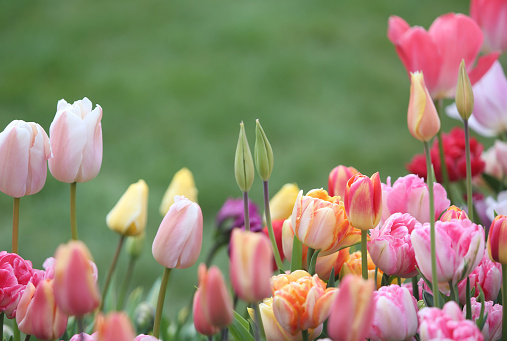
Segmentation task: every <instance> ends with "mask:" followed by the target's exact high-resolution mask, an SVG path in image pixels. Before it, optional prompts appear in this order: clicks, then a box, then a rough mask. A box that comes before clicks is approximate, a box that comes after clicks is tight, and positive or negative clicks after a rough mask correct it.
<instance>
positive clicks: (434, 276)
mask: <svg viewBox="0 0 507 341" xmlns="http://www.w3.org/2000/svg"><path fill="white" fill-rule="evenodd" d="M424 153H425V154H426V169H427V173H428V177H427V182H428V193H429V199H430V238H431V283H432V291H433V302H434V306H435V307H437V308H441V307H440V302H439V298H440V295H439V291H438V278H437V257H436V236H435V199H434V198H433V169H432V165H431V156H430V144H429V142H427V141H426V142H424Z"/></svg>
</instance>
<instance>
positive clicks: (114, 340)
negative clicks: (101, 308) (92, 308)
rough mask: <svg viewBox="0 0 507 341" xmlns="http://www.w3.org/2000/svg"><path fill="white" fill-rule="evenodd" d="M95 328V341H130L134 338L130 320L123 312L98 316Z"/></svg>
mask: <svg viewBox="0 0 507 341" xmlns="http://www.w3.org/2000/svg"><path fill="white" fill-rule="evenodd" d="M95 328H96V330H97V341H132V340H133V339H134V338H135V337H136V334H135V332H134V327H133V326H132V323H131V322H130V319H129V318H128V316H127V315H126V314H125V313H123V312H111V313H109V314H107V315H106V316H104V315H102V314H100V315H98V316H97V320H96V322H95Z"/></svg>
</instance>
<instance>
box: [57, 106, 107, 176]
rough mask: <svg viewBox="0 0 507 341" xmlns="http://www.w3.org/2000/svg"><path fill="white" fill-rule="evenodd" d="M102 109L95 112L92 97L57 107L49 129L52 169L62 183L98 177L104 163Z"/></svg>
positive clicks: (98, 107)
mask: <svg viewBox="0 0 507 341" xmlns="http://www.w3.org/2000/svg"><path fill="white" fill-rule="evenodd" d="M101 119H102V108H101V107H100V105H97V106H96V107H95V109H93V110H92V102H90V100H89V99H88V98H86V97H85V98H83V99H82V100H79V101H76V102H74V103H73V104H69V103H67V101H65V100H64V99H62V100H60V101H59V102H58V105H57V109H56V115H55V118H54V119H53V122H52V123H51V126H50V127H49V138H50V141H51V150H52V152H53V157H52V158H51V159H50V160H49V170H50V171H51V174H52V175H53V177H54V178H55V179H56V180H58V181H62V182H67V183H73V182H86V181H90V180H92V179H93V178H95V177H96V176H97V174H98V173H99V171H100V166H101V164H102V125H101V123H100V120H101Z"/></svg>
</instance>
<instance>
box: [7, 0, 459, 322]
mask: <svg viewBox="0 0 507 341" xmlns="http://www.w3.org/2000/svg"><path fill="white" fill-rule="evenodd" d="M468 5H469V3H468V2H467V1H463V0H447V1H441V0H430V1H424V2H422V1H416V0H389V1H332V0H329V1H299V0H297V1H295V0H291V1H226V0H218V1H183V0H177V1H153V0H150V1H144V2H138V1H66V2H63V1H30V2H29V1H2V3H1V4H0V49H1V50H0V51H1V52H0V127H2V129H3V127H5V126H6V125H7V124H8V123H9V122H10V121H11V120H14V119H23V120H25V121H35V122H38V123H39V124H41V125H42V126H43V127H44V128H45V129H46V131H47V132H48V133H49V126H50V123H51V121H52V120H53V117H54V114H55V112H56V104H57V102H58V100H60V99H62V98H64V99H66V100H67V101H68V102H70V103H72V102H73V101H75V100H78V99H82V98H83V97H84V96H87V97H88V98H90V100H91V101H92V102H93V104H94V105H95V104H97V103H98V104H100V105H101V106H102V108H103V110H104V115H103V119H102V127H103V138H104V159H103V163H102V169H101V172H100V173H99V175H98V176H97V177H96V178H95V179H94V180H93V181H90V182H88V183H84V184H78V188H77V189H78V228H79V236H80V239H82V240H83V241H85V242H86V243H87V244H88V246H89V248H90V250H91V252H92V254H93V255H94V257H95V260H96V262H97V264H98V266H99V272H100V278H101V286H102V285H103V281H104V278H105V274H106V271H107V268H108V267H109V264H110V260H111V258H112V256H113V252H114V248H115V246H116V244H117V240H118V236H117V235H116V234H115V233H113V232H111V231H109V230H108V229H107V227H106V225H105V216H106V214H107V213H108V212H109V210H110V209H111V208H112V207H113V206H114V205H115V203H116V202H117V200H118V199H119V197H120V196H121V195H122V194H123V192H124V191H125V190H126V188H127V187H128V185H129V184H131V183H133V182H136V181H137V180H138V179H141V178H142V179H144V180H145V181H146V182H147V183H148V185H149V187H150V198H149V218H148V227H147V240H146V243H145V253H144V254H143V256H142V257H141V259H140V261H139V264H137V267H136V274H135V278H134V285H142V286H144V287H146V288H148V287H150V286H151V284H152V283H153V281H154V280H155V279H156V278H157V277H158V276H160V275H161V274H162V267H161V266H160V265H158V264H157V263H156V262H155V261H154V260H153V257H152V256H151V252H150V248H151V242H152V240H153V237H154V235H155V233H156V230H157V228H158V226H159V224H160V222H161V220H162V217H161V216H160V215H159V213H158V207H159V204H160V201H161V199H162V195H163V193H164V191H165V190H166V188H167V186H168V184H169V182H170V180H171V178H172V176H173V174H174V173H175V172H176V171H177V170H179V169H180V168H182V167H188V168H189V169H190V170H191V171H192V172H193V174H194V177H195V181H196V183H197V187H198V189H199V203H200V205H201V207H202V210H203V214H204V219H205V226H204V229H205V241H204V244H203V249H202V253H201V259H202V258H203V257H204V255H205V254H206V253H207V251H208V250H209V247H210V237H209V236H211V231H212V230H213V229H214V217H215V214H216V212H217V211H218V209H219V208H220V206H221V205H222V204H223V202H224V201H225V199H226V198H228V197H239V196H240V195H241V193H240V192H239V189H238V187H237V185H236V183H235V180H234V173H233V161H234V152H235V147H236V142H237V137H238V132H239V122H240V121H244V122H245V127H246V130H247V134H248V137H249V140H250V145H251V147H253V144H254V140H255V134H254V133H255V119H257V118H259V119H260V121H261V123H262V126H263V128H264V130H265V132H266V134H267V136H268V138H269V140H270V142H271V145H272V147H273V150H274V155H275V166H274V172H273V175H272V178H271V180H270V185H271V194H274V193H275V192H276V191H277V190H278V189H279V188H280V187H281V186H282V185H283V184H284V183H287V182H295V183H297V184H298V185H299V186H300V188H302V189H304V190H305V192H306V191H308V190H310V189H312V188H319V187H324V188H326V187H327V176H328V174H329V171H330V170H331V169H332V168H333V167H335V166H337V165H339V164H343V165H347V166H354V167H355V168H357V169H358V170H359V171H361V172H362V173H364V174H368V175H371V174H372V173H374V172H376V171H379V172H380V175H381V178H382V180H383V181H385V178H386V177H387V176H391V177H394V178H397V177H398V176H402V175H405V174H406V170H405V164H406V163H408V162H409V161H410V159H411V157H412V156H413V155H414V154H415V153H420V152H422V145H421V144H420V142H418V141H416V140H415V139H413V138H412V137H411V135H410V134H409V132H408V130H407V128H406V110H407V105H408V97H409V80H408V77H407V74H406V72H405V69H404V68H403V66H402V64H401V62H400V61H399V59H398V56H397V55H396V53H395V50H394V48H393V46H392V44H391V43H390V42H389V40H388V39H387V37H386V30H387V20H388V17H389V16H390V15H392V14H395V15H399V16H401V17H403V18H405V19H406V20H407V21H408V22H409V24H411V25H416V24H417V25H421V26H424V27H426V28H428V27H429V25H430V24H431V22H432V21H433V20H434V19H435V18H436V17H437V16H439V15H441V14H444V13H447V12H461V13H468ZM457 123H458V122H457V121H452V120H450V119H448V118H444V120H443V124H444V130H446V131H448V130H449V128H450V127H451V126H452V125H455V124H457ZM261 195H262V186H261V181H260V179H259V178H258V177H257V178H256V180H255V182H254V186H253V189H252V192H251V198H252V199H253V200H254V201H256V202H257V203H259V204H261ZM68 197H69V185H68V184H64V183H59V182H57V181H56V180H55V179H53V178H52V177H51V175H50V174H49V172H48V179H47V183H46V186H45V187H44V189H43V190H42V191H41V192H40V193H39V194H36V195H33V196H31V197H27V198H23V199H22V200H21V220H20V226H21V230H20V254H21V255H22V256H23V257H24V258H26V259H30V260H32V261H33V264H34V266H35V267H38V268H40V267H41V266H42V262H43V261H44V259H45V258H46V257H49V256H52V255H53V253H54V250H55V249H56V247H57V246H58V244H60V243H63V242H66V241H67V240H68V239H69V238H70V229H69V213H68V206H69V204H68ZM11 221H12V199H11V198H10V197H7V196H6V195H4V194H0V228H1V236H2V237H1V239H0V248H1V249H2V250H10V240H11V224H12V223H11ZM196 252H197V250H196ZM124 256H125V255H123V256H122V259H121V261H120V264H119V269H118V271H119V278H123V273H124V271H125V265H126V257H124ZM218 262H219V264H221V266H222V268H223V269H224V270H227V263H226V254H225V251H224V250H222V253H220V255H219V257H218ZM196 270H197V264H196V265H195V266H193V267H192V268H190V269H186V270H177V271H174V273H173V275H172V276H173V277H172V279H171V280H170V284H169V288H168V294H167V297H166V312H167V313H168V314H169V315H170V316H175V314H176V312H177V311H178V310H179V309H181V308H182V307H183V306H184V305H185V304H186V303H187V302H188V300H189V299H190V296H191V294H192V293H193V291H194V285H196Z"/></svg>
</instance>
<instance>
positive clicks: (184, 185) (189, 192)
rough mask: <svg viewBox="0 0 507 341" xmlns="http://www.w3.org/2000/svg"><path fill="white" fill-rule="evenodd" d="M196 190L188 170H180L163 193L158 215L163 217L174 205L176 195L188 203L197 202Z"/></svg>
mask: <svg viewBox="0 0 507 341" xmlns="http://www.w3.org/2000/svg"><path fill="white" fill-rule="evenodd" d="M197 193H198V191H197V188H196V187H195V182H194V176H193V175H192V172H191V171H190V170H189V169H188V168H182V169H180V170H179V171H177V172H176V174H174V176H173V179H172V180H171V183H170V184H169V187H168V188H167V190H166V191H165V194H164V197H163V198H162V203H161V204H160V214H161V215H162V216H165V215H166V213H167V211H169V207H171V205H172V204H174V197H175V196H176V195H183V196H184V197H185V198H188V199H189V200H190V201H193V202H197Z"/></svg>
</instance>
